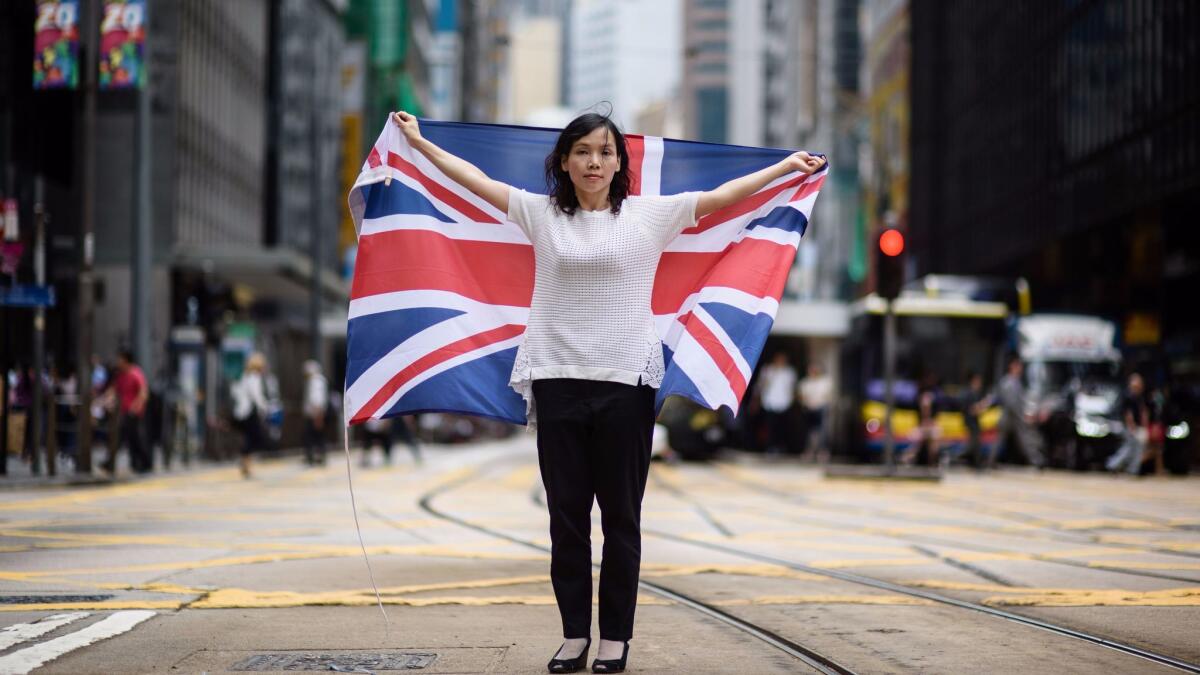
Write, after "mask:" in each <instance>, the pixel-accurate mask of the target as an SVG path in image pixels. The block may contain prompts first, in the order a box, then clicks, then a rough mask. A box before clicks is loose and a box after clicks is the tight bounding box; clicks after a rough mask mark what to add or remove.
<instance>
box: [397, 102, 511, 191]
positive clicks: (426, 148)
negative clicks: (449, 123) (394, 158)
mask: <svg viewBox="0 0 1200 675" xmlns="http://www.w3.org/2000/svg"><path fill="white" fill-rule="evenodd" d="M392 121H393V122H394V123H395V124H396V126H398V127H400V131H401V132H402V133H403V134H404V137H405V138H407V139H408V144H409V145H411V146H412V147H413V148H415V149H416V150H417V151H418V152H420V153H421V154H422V155H425V157H426V158H428V159H429V161H430V162H432V163H433V165H434V166H436V167H437V168H438V169H439V170H440V171H441V172H442V173H444V174H446V176H448V177H449V178H450V180H452V181H454V182H456V183H458V184H460V185H462V186H464V187H466V188H467V189H468V190H470V191H471V192H473V193H475V194H476V195H479V196H480V197H482V198H483V199H484V200H485V201H487V203H489V204H491V205H492V206H494V207H496V208H498V209H500V210H501V211H503V212H504V213H506V214H507V213H508V190H509V187H508V186H507V185H505V184H504V183H501V182H500V181H498V180H492V179H491V178H488V176H487V174H485V173H484V172H483V171H481V170H480V169H479V167H477V166H475V165H474V164H472V163H470V162H468V161H467V160H465V159H463V158H461V157H457V156H455V155H452V154H450V153H448V152H446V151H445V150H443V149H441V148H439V147H438V146H437V145H434V143H433V142H432V141H430V140H428V139H426V138H425V137H424V136H422V135H421V129H420V127H419V126H418V125H417V118H416V117H414V116H413V115H410V114H408V113H406V112H404V111H400V112H397V113H392Z"/></svg>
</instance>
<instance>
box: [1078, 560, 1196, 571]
mask: <svg viewBox="0 0 1200 675" xmlns="http://www.w3.org/2000/svg"><path fill="white" fill-rule="evenodd" d="M1088 567H1101V568H1105V567H1107V568H1126V569H1131V570H1188V571H1195V572H1200V563H1184V562H1169V563H1164V562H1138V561H1136V560H1092V561H1090V562H1088Z"/></svg>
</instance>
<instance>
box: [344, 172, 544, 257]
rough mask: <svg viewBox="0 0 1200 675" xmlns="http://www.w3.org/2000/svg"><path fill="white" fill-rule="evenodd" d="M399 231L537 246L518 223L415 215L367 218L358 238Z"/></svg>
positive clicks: (396, 214) (401, 214)
mask: <svg viewBox="0 0 1200 675" xmlns="http://www.w3.org/2000/svg"><path fill="white" fill-rule="evenodd" d="M404 182H405V184H406V185H407V184H408V181H404ZM397 230H428V231H431V232H436V233H438V234H442V235H445V236H447V237H449V238H451V239H463V240H468V241H490V242H497V243H501V244H525V245H526V246H532V245H533V244H531V243H530V242H529V237H526V236H525V233H524V232H523V231H521V228H520V226H518V225H517V224H516V223H510V222H508V221H505V222H503V223H500V224H499V225H495V224H493V223H476V222H471V221H466V220H464V221H460V222H455V223H447V222H446V221H444V220H438V219H437V218H434V217H433V216H426V215H420V214H412V213H395V214H392V215H390V216H381V217H379V218H365V219H363V221H362V227H361V230H360V232H359V233H358V236H360V237H365V236H366V235H369V234H379V233H381V232H395V231H397Z"/></svg>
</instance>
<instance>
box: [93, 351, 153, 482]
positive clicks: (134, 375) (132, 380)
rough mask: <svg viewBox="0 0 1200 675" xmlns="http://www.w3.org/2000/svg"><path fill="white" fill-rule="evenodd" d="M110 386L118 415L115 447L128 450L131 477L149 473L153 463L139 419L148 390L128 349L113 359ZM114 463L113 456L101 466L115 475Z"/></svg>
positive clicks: (144, 405)
mask: <svg viewBox="0 0 1200 675" xmlns="http://www.w3.org/2000/svg"><path fill="white" fill-rule="evenodd" d="M112 386H113V391H114V393H115V394H116V396H117V404H118V408H119V410H120V414H121V431H120V434H121V437H120V441H119V443H120V444H124V445H127V446H128V447H129V464H130V467H131V468H133V471H134V473H150V471H152V470H153V469H154V459H153V458H152V457H151V456H150V453H149V452H147V448H146V443H145V440H144V439H143V438H142V418H143V417H144V416H145V413H146V401H147V400H148V399H149V398H150V389H149V387H147V386H146V376H145V374H143V373H142V369H141V368H140V367H138V365H137V364H136V363H134V362H133V353H132V352H130V351H129V350H128V349H122V350H121V351H120V353H119V354H118V355H117V376H116V377H115V378H113V385H112ZM116 460H117V456H116V453H113V454H112V455H111V456H110V457H109V458H108V460H107V461H106V462H105V463H104V465H103V466H104V470H105V471H107V472H108V473H110V474H112V473H115V472H116Z"/></svg>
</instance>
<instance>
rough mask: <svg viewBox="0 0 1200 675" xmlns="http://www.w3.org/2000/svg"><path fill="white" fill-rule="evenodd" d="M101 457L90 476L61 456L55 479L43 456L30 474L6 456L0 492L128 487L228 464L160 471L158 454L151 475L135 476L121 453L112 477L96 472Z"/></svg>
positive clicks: (176, 465) (177, 465) (179, 465)
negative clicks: (6, 471)
mask: <svg viewBox="0 0 1200 675" xmlns="http://www.w3.org/2000/svg"><path fill="white" fill-rule="evenodd" d="M105 456H106V455H105V452H104V450H101V449H99V448H97V450H96V452H95V453H94V454H93V456H92V473H91V474H90V475H89V474H82V473H77V472H76V471H75V463H74V461H73V460H72V459H71V458H70V457H68V456H65V455H61V456H60V457H59V460H58V464H57V467H56V469H57V471H56V472H55V473H56V475H54V476H50V475H48V474H47V472H46V466H45V457H44V456H43V458H42V462H43V464H42V471H41V473H40V474H34V473H33V471H32V470H31V467H30V464H29V463H28V462H27V461H25V460H22V459H21V456H20V455H9V456H8V474H7V475H0V491H4V490H30V489H38V488H63V487H73V486H87V485H111V484H114V483H129V482H134V481H139V480H144V479H147V478H155V477H162V476H171V475H177V474H180V473H184V472H187V471H193V470H196V469H207V468H212V467H214V466H220V465H222V464H226V463H228V462H220V463H217V462H211V461H208V460H192V462H191V464H190V465H184V464H183V462H181V461H180V460H178V459H176V460H174V461H173V462H172V463H171V467H170V468H169V469H164V468H163V461H162V453H159V452H156V453H155V462H154V471H152V472H150V473H147V474H143V475H139V474H136V473H134V472H133V470H132V469H131V468H130V467H129V453H127V452H124V451H122V452H120V453H118V454H117V472H116V475H115V476H109V475H108V474H107V473H105V472H104V471H103V470H102V469H101V468H100V464H101V463H102V462H103V461H104V458H105Z"/></svg>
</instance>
